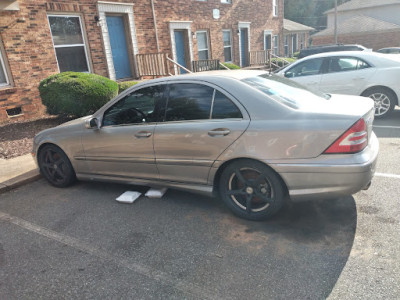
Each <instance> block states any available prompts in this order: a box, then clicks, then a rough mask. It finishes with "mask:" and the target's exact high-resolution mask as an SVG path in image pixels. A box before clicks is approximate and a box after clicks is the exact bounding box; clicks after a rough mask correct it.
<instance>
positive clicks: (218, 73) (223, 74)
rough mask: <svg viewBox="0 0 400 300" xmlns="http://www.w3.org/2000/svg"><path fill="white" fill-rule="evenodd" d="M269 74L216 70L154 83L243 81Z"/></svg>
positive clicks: (188, 74)
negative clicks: (217, 80) (214, 80)
mask: <svg viewBox="0 0 400 300" xmlns="http://www.w3.org/2000/svg"><path fill="white" fill-rule="evenodd" d="M266 73H268V72H267V71H260V70H215V71H204V72H197V73H186V74H181V75H174V76H169V77H163V78H158V79H153V80H152V82H160V81H164V82H165V81H176V80H212V79H213V78H214V79H217V78H218V79H221V78H231V79H237V80H242V79H245V78H249V77H255V76H259V75H262V74H266Z"/></svg>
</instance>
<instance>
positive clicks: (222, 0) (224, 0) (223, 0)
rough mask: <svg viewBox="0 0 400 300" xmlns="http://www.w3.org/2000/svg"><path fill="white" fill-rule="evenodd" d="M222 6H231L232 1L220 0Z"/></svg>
mask: <svg viewBox="0 0 400 300" xmlns="http://www.w3.org/2000/svg"><path fill="white" fill-rule="evenodd" d="M221 3H223V4H232V0H221Z"/></svg>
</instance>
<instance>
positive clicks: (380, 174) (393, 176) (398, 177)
mask: <svg viewBox="0 0 400 300" xmlns="http://www.w3.org/2000/svg"><path fill="white" fill-rule="evenodd" d="M375 176H378V177H386V178H397V179H400V175H397V174H387V173H375Z"/></svg>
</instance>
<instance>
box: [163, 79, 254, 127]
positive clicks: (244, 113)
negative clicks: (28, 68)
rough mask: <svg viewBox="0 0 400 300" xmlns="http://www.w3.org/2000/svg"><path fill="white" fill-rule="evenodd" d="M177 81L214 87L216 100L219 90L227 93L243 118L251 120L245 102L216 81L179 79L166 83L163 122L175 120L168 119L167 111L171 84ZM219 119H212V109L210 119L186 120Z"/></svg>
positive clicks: (224, 93)
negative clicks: (215, 82)
mask: <svg viewBox="0 0 400 300" xmlns="http://www.w3.org/2000/svg"><path fill="white" fill-rule="evenodd" d="M177 83H194V84H202V85H205V86H208V87H211V88H213V89H214V94H213V99H212V101H214V100H215V99H214V98H215V95H216V93H217V91H218V92H220V93H222V94H223V95H225V96H226V97H227V98H228V99H229V100H230V101H231V102H232V103H233V104H234V105H235V106H236V107H237V109H238V110H239V111H240V113H241V114H242V118H241V120H249V119H250V116H249V112H248V111H247V109H246V108H245V107H244V106H243V104H242V103H241V102H240V101H239V100H238V99H237V98H236V97H235V96H233V95H232V94H231V93H229V92H228V91H226V90H225V89H223V88H221V87H220V86H218V85H216V84H214V83H211V82H208V81H192V80H179V81H174V82H168V83H166V87H165V91H164V101H165V107H164V110H165V111H164V116H163V118H162V119H160V120H159V122H163V123H165V122H173V121H166V113H167V107H168V102H169V98H170V85H171V84H177ZM213 103H214V102H213ZM212 109H213V106H212ZM217 120H218V119H212V111H211V113H210V118H209V119H202V120H186V122H204V121H217Z"/></svg>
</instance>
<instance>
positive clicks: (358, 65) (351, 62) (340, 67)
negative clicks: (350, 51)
mask: <svg viewBox="0 0 400 300" xmlns="http://www.w3.org/2000/svg"><path fill="white" fill-rule="evenodd" d="M368 67H369V65H368V64H367V63H366V62H364V61H362V60H360V59H357V58H355V57H332V58H331V59H330V61H329V69H328V71H329V72H330V73H333V72H346V71H355V70H360V69H365V68H368Z"/></svg>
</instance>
